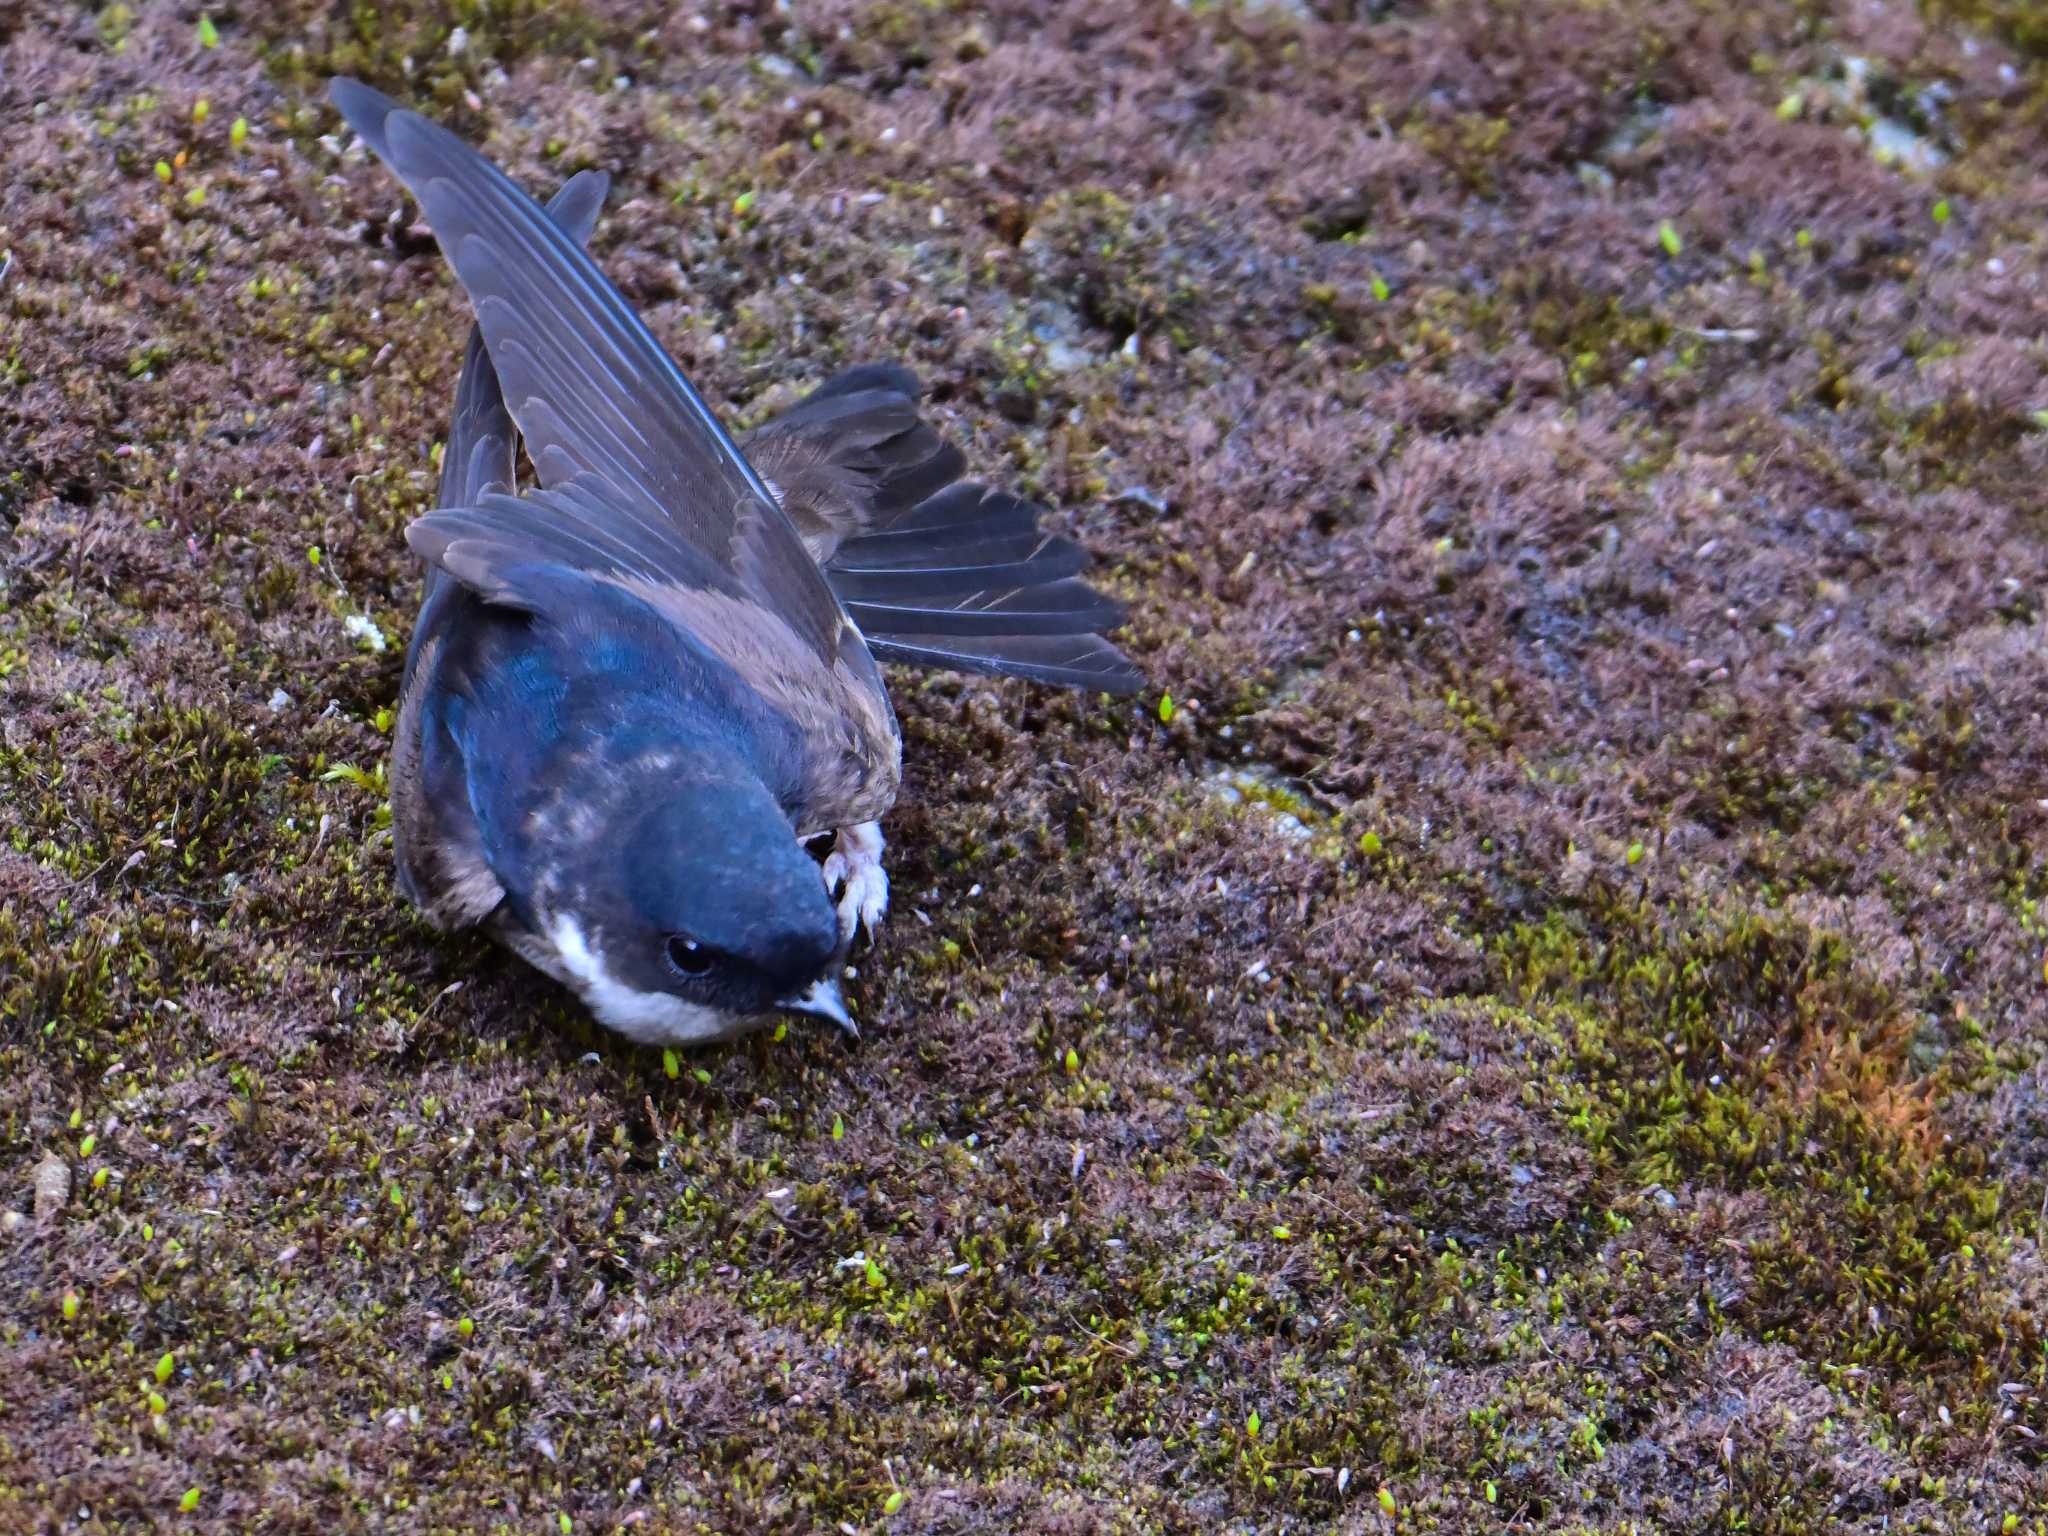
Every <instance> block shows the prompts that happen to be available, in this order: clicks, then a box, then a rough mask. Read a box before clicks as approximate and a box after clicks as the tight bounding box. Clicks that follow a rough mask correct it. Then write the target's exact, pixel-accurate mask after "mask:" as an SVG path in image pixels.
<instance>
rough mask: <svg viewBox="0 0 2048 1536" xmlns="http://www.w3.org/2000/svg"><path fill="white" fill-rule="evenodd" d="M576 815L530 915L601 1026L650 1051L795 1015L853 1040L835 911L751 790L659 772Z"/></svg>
mask: <svg viewBox="0 0 2048 1536" xmlns="http://www.w3.org/2000/svg"><path fill="white" fill-rule="evenodd" d="M576 819H577V820H578V821H580V822H581V823H582V824H581V825H579V826H576V827H574V828H573V831H574V833H575V834H576V835H575V836H574V837H573V838H572V839H570V840H571V841H572V842H573V847H571V848H569V849H568V850H566V856H564V857H562V859H561V863H560V866H559V868H558V870H557V873H556V878H554V879H553V880H551V881H549V882H548V883H549V886H550V887H551V889H550V890H549V892H548V893H547V899H546V901H545V902H544V903H538V902H537V903H536V910H535V912H534V914H533V919H534V922H535V925H536V927H537V929H538V930H539V931H538V934H537V936H538V937H540V938H542V939H544V940H545V941H546V942H547V943H548V944H549V945H551V946H552V947H553V949H554V950H555V952H556V957H557V960H558V962H559V966H560V969H561V971H562V972H563V973H564V975H565V976H566V978H567V979H568V981H569V984H570V985H571V986H573V987H574V988H575V989H576V991H577V992H578V994H579V995H580V996H581V997H582V998H583V1000H584V1002H585V1004H586V1005H587V1006H588V1007H589V1009H590V1011H591V1012H592V1013H593V1014H595V1015H596V1016H597V1018H598V1020H599V1021H600V1022H601V1023H603V1024H606V1025H608V1026H610V1027H611V1028H612V1029H615V1030H617V1031H619V1032H620V1033H621V1034H624V1035H627V1036H630V1037H631V1038H633V1039H635V1040H639V1041H642V1042H644V1043H647V1044H652V1045H688V1044H698V1043H702V1042H705V1041H710V1040H722V1039H727V1038H730V1037H731V1036H734V1035H738V1034H742V1033H745V1032H746V1031H748V1030H749V1029H753V1028H757V1027H759V1026H760V1025H762V1024H764V1023H767V1022H769V1021H771V1020H772V1019H773V1018H774V1017H775V1016H776V1015H778V1014H791V1013H793V1014H800V1015H806V1016H809V1017H812V1018H817V1019H822V1020H826V1021H828V1022H830V1023H832V1024H834V1025H836V1026H837V1027H838V1028H839V1029H840V1030H842V1031H843V1032H845V1033H846V1034H847V1035H849V1036H857V1035H858V1033H859V1031H858V1029H857V1028H856V1027H855V1025H854V1022H853V1020H852V1018H851V1017H850V1016H849V1015H848V1014H847V1011H846V1005H845V1003H844V1001H843V1000H842V999H841V997H840V993H839V981H838V976H839V968H840V965H841V963H842V961H843V958H844V953H845V951H844V948H843V946H842V943H841V939H840V931H839V918H838V913H837V912H836V911H835V910H834V908H833V905H832V900H831V897H830V896H829V894H828V893H827V892H826V889H825V883H824V879H823V876H822V875H821V873H820V871H819V867H818V864H817V861H816V860H814V859H813V858H812V857H811V856H810V855H809V854H808V853H807V852H805V850H804V848H803V846H802V845H801V844H800V843H798V842H797V840H796V836H795V833H794V831H793V830H792V828H791V826H790V823H789V820H788V818H787V817H786V816H785V815H784V814H783V812H782V809H781V807H780V806H779V805H777V804H776V802H775V800H774V798H773V796H771V795H770V794H769V793H768V791H767V790H766V789H765V788H764V787H763V786H762V785H761V783H760V782H759V780H758V779H755V778H753V777H751V776H750V775H747V774H746V773H745V772H744V771H734V772H730V773H727V772H722V771H719V770H717V769H715V768H706V767H703V766H694V765H693V766H685V767H683V768H681V769H678V770H675V771H670V770H668V769H666V768H662V767H659V766H657V767H655V768H654V770H653V771H651V772H641V773H637V774H633V775H630V776H628V777H626V778H625V779H623V780H622V781H621V782H620V783H619V785H618V793H617V795H616V796H615V797H614V798H613V801H612V803H611V804H610V805H609V806H608V807H605V808H603V809H601V810H599V811H598V812H597V814H591V808H588V807H586V808H584V811H583V813H582V814H581V815H580V816H579V817H578V818H576ZM565 830H567V829H565Z"/></svg>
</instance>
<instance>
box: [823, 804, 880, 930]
mask: <svg viewBox="0 0 2048 1536" xmlns="http://www.w3.org/2000/svg"><path fill="white" fill-rule="evenodd" d="M841 881H844V882H845V884H846V888H845V890H844V891H843V892H842V893H841V894H840V897H839V937H840V938H841V939H842V940H844V941H847V942H851V941H852V939H853V936H854V933H855V932H856V931H857V930H858V929H860V928H863V927H864V928H866V929H867V931H868V940H869V942H870V943H872V942H873V940H874V937H875V929H876V927H877V926H878V925H879V924H880V923H881V921H882V914H883V913H884V912H886V911H888V910H889V876H888V875H887V874H886V873H885V872H884V871H883V869H882V824H881V823H880V822H879V821H863V822H861V823H860V824H859V825H858V826H852V827H841V828H839V830H838V832H837V833H835V834H834V841H833V844H832V852H831V855H830V856H829V857H828V858H827V859H826V860H825V889H827V890H828V891H829V890H831V889H833V888H834V887H836V886H838V885H839V883H840V882H841Z"/></svg>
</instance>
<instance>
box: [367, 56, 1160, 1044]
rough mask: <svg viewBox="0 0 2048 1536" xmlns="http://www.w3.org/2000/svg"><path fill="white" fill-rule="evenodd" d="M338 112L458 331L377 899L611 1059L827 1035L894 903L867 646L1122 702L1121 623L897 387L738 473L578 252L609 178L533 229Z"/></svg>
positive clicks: (828, 408) (538, 214) (565, 196)
mask: <svg viewBox="0 0 2048 1536" xmlns="http://www.w3.org/2000/svg"><path fill="white" fill-rule="evenodd" d="M333 95H334V100H335V103H336V105H337V106H339V107H340V109H341V111H342V114H343V116H344V117H346V118H347V119H348V122H349V124H350V126H351V127H353V128H354V129H355V130H356V132H357V133H358V134H360V135H361V136H362V138H363V139H364V140H365V141H366V142H367V143H368V144H369V145H370V146H371V147H372V148H373V149H375V150H376V151H377V153H378V155H379V156H380V157H381V158H382V159H383V160H384V161H385V163H386V164H387V165H388V166H389V167H390V168H391V169H392V171H393V172H394V173H395V174H396V175H397V176H398V178H399V179H400V180H401V181H403V182H404V183H405V184H406V186H407V187H408V188H409V189H410V190H411V191H412V193H413V195H414V196H415V197H417V198H418V199H419V202H420V205H421V208H422V210H423V211H424V213H425V215H426V218H427V222H428V224H429V225H430V226H431V227H432V229H433V231H434V233H435V236H436V238H437V239H438V241H439V242H440V245H441V249H442V251H443V253H444V255H446V257H447V258H448V261H449V263H450V265H451V266H452V267H453V268H454V270H455V273H456V276H457V277H458V279H459V280H460V281H461V282H462V285H463V286H464V288H465V289H466V290H467V291H468V293H469V296H470V299H471V302H472V304H473V305H474V307H475V310H476V317H477V327H476V330H475V331H474V333H473V334H472V335H471V338H470V342H469V347H468V351H467V354H466V356H465V359H464V365H463V370H462V375H461V380H460V382H459V384H458V386H457V395H456V405H455V412H454V417H453V420H452V422H451V425H450V430H449V437H448V442H447V446H446V450H445V457H444V460H443V474H442V485H441V498H440V499H441V505H440V507H439V508H438V509H437V510H435V511H433V512H431V513H429V514H427V515H426V516H425V517H422V518H420V519H419V520H418V521H416V522H415V523H414V524H413V525H412V526H411V527H410V528H409V529H408V530H407V534H406V537H407V540H408V542H409V543H410V544H411V545H412V547H413V548H414V550H415V551H417V552H418V553H419V554H420V555H421V556H422V557H423V558H424V559H425V560H426V561H427V562H428V566H429V572H428V578H427V588H426V594H425V598H424V601H423V603H422V607H421V614H420V620H419V623H418V625H417V626H416V628H415V631H414V634H413V637H412V641H411V644H410V646H409V649H408V653H407V659H406V673H405V688H404V696H403V699H402V701H401V705H400V712H399V720H398V724H397V729H396V738H395V743H394V748H393V760H392V771H391V783H392V805H393V813H394V829H395V834H396V839H397V848H398V864H399V879H400V884H401V886H402V888H403V889H404V890H405V892H406V894H407V895H408V896H409V897H410V898H411V899H412V900H413V901H414V902H416V903H417V904H418V905H419V906H420V907H421V909H422V910H423V911H424V912H425V913H426V915H427V916H428V918H429V919H430V920H431V921H433V922H435V923H436V924H437V925H439V926H443V927H456V926H465V925H470V924H483V925H485V926H486V927H487V928H488V929H489V931H491V932H492V933H493V934H494V935H495V936H496V937H497V938H499V939H500V940H501V941H503V942H504V943H506V944H507V945H508V946H509V947H511V948H512V949H513V950H515V951H516V952H517V953H519V954H520V955H521V956H523V957H524V958H525V959H527V960H528V961H530V962H531V963H533V964H534V965H535V966H537V967H538V968H540V969H541V970H543V971H545V972H546V973H548V974H549V975H551V976H554V977H556V978H557V979H558V980H560V981H562V982H564V983H565V984H567V985H569V986H570V987H572V988H573V989H574V990H575V991H576V992H577V993H578V994H579V995H580V996H581V997H582V998H583V1000H584V1001H585V1002H586V1003H587V1004H588V1005H589V1007H590V1008H591V1010H592V1012H593V1013H595V1014H596V1016H597V1017H598V1018H599V1019H600V1020H601V1021H602V1022H604V1023H605V1024H607V1025H609V1026H610V1027H612V1028H614V1029H617V1030H620V1031H621V1032H623V1033H625V1034H628V1035H630V1036H632V1037H633V1038H635V1039H639V1040H643V1041H647V1042H650V1043H668V1044H687V1043H696V1042H699V1041H705V1040H712V1039H719V1038H724V1037H726V1036H729V1035H732V1034H735V1033H738V1032H740V1031H741V1030H743V1029H745V1028H747V1027H749V1026H751V1025H754V1024H757V1023H760V1022H762V1021H764V1020H766V1019H769V1018H772V1017H773V1016H774V1015H775V1014H776V1013H778V1012H796V1013H801V1014H809V1015H812V1016H816V1017H821V1018H825V1019H828V1020H830V1021H832V1022H833V1023H835V1024H837V1025H838V1026H839V1027H840V1028H842V1029H844V1030H846V1031H847V1032H849V1033H853V1032H854V1030H853V1024H852V1020H851V1019H850V1018H849V1016H848V1015H847V1013H846V1010H845V1007H844V1005H843V1003H842V1001H841V999H840V995H839V987H838V980H837V977H838V974H839V970H840V967H841V965H842V964H843V961H844V956H845V952H846V947H847V945H848V944H849V943H850V941H851V940H852V938H853V935H854V933H855V932H856V931H857V928H858V927H859V926H860V925H861V924H863V923H864V924H866V925H867V926H868V927H869V928H870V929H872V928H873V926H874V925H875V923H876V922H877V921H878V920H879V919H880V917H881V915H882V912H883V909H884V907H885V905H886V902H887V892H888V884H887V880H886V878H885V877H884V876H883V874H882V870H881V863H880V856H881V851H882V839H881V834H880V830H879V823H878V818H879V817H880V816H881V814H882V813H883V812H884V811H885V810H886V809H887V808H888V807H889V805H890V804H891V803H892V802H893V801H894V798H895V795H896V790H897V786H898V783H899V779H900V774H901V745H900V738H899V736H898V733H897V729H896V721H895V716H894V713H893V712H892V710H891V709H890V706H889V701H888V696H887V693H886V692H885V690H884V688H883V684H882V679H881V674H880V672H879V670H878V669H877V667H876V665H875V659H874V658H875V655H876V654H880V655H883V656H889V657H895V658H899V659H905V660H912V661H918V662H923V663H925V664H929V665H939V666H951V667H959V668H963V669H968V670H976V671H985V672H998V673H1008V674H1012V675H1019V676H1025V677H1033V678H1038V679H1041V680H1044V681H1050V682H1056V683H1064V684H1068V685H1073V686H1082V687H1091V688H1099V689H1103V690H1106V691H1111V692H1120V693H1121V692H1129V691H1131V690H1132V689H1134V688H1135V687H1136V685H1137V682H1138V674H1137V672H1136V670H1135V669H1134V668H1132V667H1131V665H1130V664H1129V662H1127V661H1126V660H1125V659H1124V658H1123V657H1122V655H1121V654H1120V653H1118V652H1117V650H1116V649H1115V648H1114V647H1113V646H1111V645H1110V644H1109V642H1107V641H1106V640H1104V639H1103V638H1102V636H1101V634H1100V633H1099V632H1098V631H1100V630H1101V629H1104V628H1107V627H1110V626H1112V625H1114V624H1115V623H1118V622H1120V620H1121V614H1120V610H1118V609H1117V608H1116V607H1115V605H1114V604H1112V603H1110V602H1108V601H1107V600H1106V599H1104V598H1103V597H1101V595H1100V594H1098V593H1096V592H1095V591H1094V589H1093V588H1091V587H1089V586H1088V585H1087V584H1086V583H1085V582H1082V581H1080V580H1079V579H1077V573H1078V572H1079V571H1080V570H1081V568H1082V566H1083V565H1084V564H1085V556H1083V554H1082V552H1081V551H1080V549H1079V548H1078V546H1075V545H1073V544H1072V543H1070V542H1069V541H1066V540H1063V539H1059V538H1055V537H1050V536H1047V535H1043V534H1040V533H1039V532H1038V529H1037V518H1036V513H1035V512H1034V511H1033V510H1032V509H1031V508H1030V507H1029V506H1028V505H1026V504H1025V503H1022V502H1019V501H1017V500H1016V499H1015V498H1013V497H1009V496H1006V495H1004V494H1003V493H1001V492H999V491H993V490H990V489H988V488H986V487H983V486H980V485H975V484H963V483H960V477H961V475H962V473H963V471H964V469H965V464H964V461H963V460H962V459H961V457H960V454H959V452H958V450H956V449H954V448H953V447H952V446H951V445H950V444H947V443H945V442H944V441H943V440H941V439H940V438H939V436H938V435H937V434H936V433H935V432H934V431H933V430H932V429H931V428H930V427H929V426H928V425H927V424H926V423H924V422H923V421H922V419H921V418H920V417H919V414H918V410H917V398H918V389H917V384H916V380H915V379H914V378H912V377H911V376H910V375H909V374H908V372H907V371H906V370H903V369H901V368H897V367H894V366H893V365H887V364H880V365H872V364H871V365H865V366H862V367H858V368H852V369H848V370H846V371H845V372H843V373H841V374H840V375H838V376H837V377H836V378H834V379H831V380H828V381H827V383H826V384H825V385H823V386H821V387H820V388H819V389H818V390H816V391H814V392H813V394H812V395H810V396H809V397H807V398H806V399H805V400H804V401H802V402H800V403H799V404H798V405H797V406H795V407H794V408H792V409H791V410H790V411H788V412H786V413H784V414H783V415H782V416H781V417H778V418H777V419H776V420H774V421H772V422H770V423H769V424H768V425H767V426H765V427H763V428H762V429H761V430H760V431H758V432H756V433H754V434H753V435H752V436H750V437H749V438H748V439H747V441H746V445H745V449H744V451H743V449H742V447H741V445H740V444H738V443H736V442H735V441H734V440H733V438H732V437H731V436H730V435H729V434H728V433H727V432H726V431H725V429H724V428H723V427H722V426H721V425H720V424H719V422H718V420H717V418H716V417H715V416H714V415H713V414H712V412H711V411H710V409H709V408H708V407H707V406H706V405H705V404H704V402H703V400H702V399H701V398H700V397H699V396H698V395H697V394H696V392H695V391H694V390H693V389H692V388H691V387H690V385H689V383H688V382H687V381H686V380H685V379H684V378H683V376H682V374H681V372H680V371H679V370H678V369H677V368H676V366H675V364H674V363H673V362H671V361H670V360H669V358H668V357H667V355H666V354H665V353H664V352H663V351H662V349H661V347H660V345H659V343H657V342H656V341H655V339H654V337H653V336H652V334H651V333H649V332H648V330H647V328H646V326H645V325H644V324H643V323H642V322H641V321H640V319H639V317H638V316H637V315H635V314H634V313H633V311H632V309H631V307H630V306H629V305H628V304H627V303H626V301H625V299H624V298H623V296H621V295H620V294H619V292H618V290H617V289H616V288H615V287H613V286H612V284H611V283H610V282H609V281H608V280H607V279H606V278H605V277H604V275H603V273H602V272H600V271H599V270H598V268H597V266H596V265H595V263H594V262H592V260H591V259H590V258H589V256H588V255H587V254H585V252H584V250H583V243H584V241H585V240H586V239H587V238H588V235H589V233H590V229H591V227H592V225H593V223H594V221H595V219H596V216H597V212H598V208H599V206H600V205H601V204H602V201H603V197H604V192H605V188H606V181H605V178H604V177H602V176H601V175H596V174H593V173H588V172H586V173H584V174H582V175H579V176H577V177H574V178H572V179H571V180H570V182H569V183H568V184H566V185H565V186H564V187H563V189H562V191H561V192H560V193H559V194H558V195H557V197H556V199H555V201H554V202H553V203H552V204H551V205H550V206H549V208H548V209H546V210H543V209H542V208H541V207H540V206H539V205H538V204H536V203H535V202H534V201H533V200H532V199H531V198H530V197H528V196H527V195H526V194H525V193H524V192H522V191H521V190H520V189H519V188H518V187H517V186H516V185H515V184H514V183H513V182H512V181H511V180H510V179H509V178H507V177H506V176H505V175H504V174H503V173H502V172H501V171H499V170H498V169H497V168H496V167H495V166H493V165H491V164H490V162H489V161H487V160H485V159H484V158H483V157H482V156H481V155H479V154H478V153H476V151H474V150H473V149H471V148H469V147H468V146H467V145H465V144H463V143H462V142H461V141H460V140H459V139H457V138H456V137H455V136H454V135H452V134H450V133H448V132H447V131H446V130H444V129H442V128H440V127H438V126H436V125H435V124H433V123H430V122H428V121H427V120H426V119H424V118H422V117H419V116H418V115H416V114H414V113H411V112H407V111H404V110H402V109H401V108H399V107H398V106H397V105H396V104H394V103H393V102H391V101H390V100H388V99H387V98H385V97H384V96H382V95H380V94H379V93H377V92H375V91H373V90H371V89H369V88H368V87H366V86H363V85H360V84H358V83H356V82H354V81H350V80H336V81H335V82H334V83H333ZM515 432H516V436H515ZM522 440H523V442H524V445H525V448H526V451H527V455H528V457H529V459H530V460H531V462H532V464H533V466H534V470H535V473H536V475H537V476H538V479H539V482H540V483H539V485H538V486H533V487H528V488H526V489H525V490H523V491H522V490H521V489H520V488H519V487H518V485H517V484H516V461H517V447H518V444H519V442H520V441H522ZM864 630H865V631H866V632H865V634H864V633H863V631H864ZM824 832H832V833H834V834H835V835H836V839H837V841H836V846H835V849H834V851H833V853H832V855H831V856H830V857H829V858H828V859H827V860H826V861H825V865H824V868H823V870H822V871H821V870H820V868H819V866H818V864H817V862H816V861H815V860H814V859H813V858H812V857H811V856H810V854H809V853H808V852H807V851H806V850H805V846H804V844H805V842H806V841H807V840H808V839H810V838H811V837H813V836H816V835H817V834H820V833H824ZM835 889H837V890H838V891H839V892H840V894H839V896H838V898H837V901H836V903H835V900H834V897H833V894H832V892H833V891H834V890H835Z"/></svg>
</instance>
